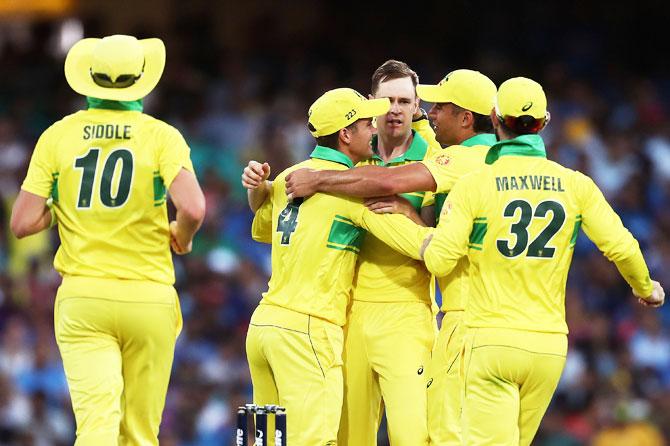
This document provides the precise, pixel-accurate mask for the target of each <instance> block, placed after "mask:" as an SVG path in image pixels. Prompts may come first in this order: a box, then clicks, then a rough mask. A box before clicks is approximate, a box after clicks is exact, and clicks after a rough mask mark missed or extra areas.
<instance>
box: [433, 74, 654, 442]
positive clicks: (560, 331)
mask: <svg viewBox="0 0 670 446" xmlns="http://www.w3.org/2000/svg"><path fill="white" fill-rule="evenodd" d="M491 119H492V120H493V125H494V127H495V131H496V134H497V136H498V137H499V140H500V141H499V142H498V143H497V144H495V145H494V146H493V147H492V148H491V150H490V152H489V155H488V156H487V160H486V162H487V163H489V164H491V165H490V166H486V167H484V168H483V169H482V170H480V171H478V172H476V173H473V174H471V175H468V176H466V177H464V178H463V179H462V180H461V181H460V182H458V183H457V184H456V185H455V186H454V188H453V189H452V191H451V193H450V194H449V197H448V199H447V201H446V203H445V206H444V209H443V210H442V217H441V219H440V224H439V226H438V228H437V231H436V234H435V236H434V238H433V239H432V241H430V243H429V244H428V247H427V249H426V250H425V253H424V257H425V261H426V265H427V267H428V268H429V269H430V271H432V272H433V273H434V274H435V275H437V276H439V277H441V276H445V275H447V274H449V273H450V272H451V271H452V270H453V269H454V268H455V267H456V266H457V265H458V262H459V259H460V258H461V257H463V256H465V255H467V257H468V259H469V261H470V291H469V296H468V299H467V300H466V311H465V325H466V327H467V329H466V334H465V343H464V347H463V350H462V354H461V356H460V358H459V360H458V362H459V366H460V368H461V376H462V379H463V392H464V401H463V416H462V426H463V432H462V435H463V437H462V441H463V444H465V445H491V446H493V445H522V446H526V445H529V444H531V441H532V440H533V437H534V436H535V433H536V431H537V429H538V426H539V424H540V421H541V419H542V416H543V415H544V412H545V411H546V409H547V406H548V405H549V402H550V400H551V397H552V394H553V392H554V390H555V388H556V385H557V383H558V380H559V378H560V375H561V372H562V370H563V365H564V364H565V356H566V352H567V332H568V328H567V326H566V322H565V282H566V279H567V274H568V269H569V267H570V261H571V258H572V253H573V249H574V245H575V240H576V239H577V235H578V233H579V229H580V227H581V228H583V229H584V232H585V233H586V235H587V236H588V237H589V238H590V239H591V240H592V241H593V242H595V244H596V245H597V246H598V247H599V248H600V249H601V250H602V251H603V253H604V254H605V256H607V258H608V259H610V260H611V261H613V262H614V263H615V264H616V266H617V268H618V269H619V271H620V272H621V274H622V276H623V277H624V278H625V279H626V281H627V282H628V283H629V284H630V286H631V288H632V289H633V294H634V295H635V296H637V297H638V298H639V301H640V303H642V304H644V305H648V306H660V305H662V304H663V302H664V296H665V294H664V291H663V289H662V288H661V286H660V284H659V283H658V282H655V281H652V280H651V279H650V278H649V271H648V270H647V266H646V264H645V262H644V259H643V257H642V253H641V252H640V248H639V246H638V243H637V241H636V240H635V239H634V238H633V236H632V235H631V234H630V233H629V232H628V231H627V230H626V229H625V228H624V226H623V225H622V223H621V220H620V219H619V217H618V216H617V215H616V213H615V212H614V211H613V210H612V208H611V207H610V206H609V204H608V203H607V201H606V200H605V198H604V197H603V195H602V193H601V192H600V190H599V189H598V188H597V186H596V185H595V184H594V183H593V181H592V180H591V179H590V178H589V177H587V176H585V175H583V174H582V173H579V172H576V171H573V170H570V169H567V168H565V167H562V166H561V165H559V164H557V163H555V162H553V161H549V160H547V159H546V152H545V147H544V143H543V141H542V138H541V137H540V136H539V135H538V132H540V131H541V130H542V128H543V127H544V126H545V125H546V123H547V121H548V120H549V114H548V112H547V100H546V97H545V94H544V91H543V90H542V87H541V86H540V85H539V84H538V83H536V82H534V81H532V80H530V79H526V78H513V79H510V80H508V81H506V82H504V83H503V84H502V85H501V86H500V88H499V90H498V94H497V103H496V107H495V109H494V110H493V111H492V113H491Z"/></svg>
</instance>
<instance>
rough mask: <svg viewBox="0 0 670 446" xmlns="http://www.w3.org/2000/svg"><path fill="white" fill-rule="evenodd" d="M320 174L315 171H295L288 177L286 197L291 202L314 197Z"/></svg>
mask: <svg viewBox="0 0 670 446" xmlns="http://www.w3.org/2000/svg"><path fill="white" fill-rule="evenodd" d="M318 180H319V173H318V172H317V171H316V170H313V169H306V168H305V169H298V170H294V171H293V172H291V173H290V174H288V175H287V176H286V195H287V196H288V199H289V201H291V200H293V199H295V198H301V197H302V198H305V197H309V196H310V195H314V194H315V193H316V192H318V190H317V186H318V184H319V183H318Z"/></svg>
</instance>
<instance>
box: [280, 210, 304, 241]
mask: <svg viewBox="0 0 670 446" xmlns="http://www.w3.org/2000/svg"><path fill="white" fill-rule="evenodd" d="M301 204H302V199H297V200H294V201H293V202H292V203H288V204H287V205H286V207H285V208H284V209H283V210H282V211H281V212H280V213H279V219H278V221H277V232H280V233H281V242H280V243H281V244H282V245H288V244H289V243H291V235H292V234H293V233H294V232H295V228H296V227H297V226H298V212H299V211H300V205H301Z"/></svg>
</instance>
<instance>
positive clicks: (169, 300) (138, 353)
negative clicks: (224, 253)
mask: <svg viewBox="0 0 670 446" xmlns="http://www.w3.org/2000/svg"><path fill="white" fill-rule="evenodd" d="M83 283H86V284H87V286H89V287H90V288H89V292H88V293H85V294H84V293H81V292H73V290H76V289H78V288H77V287H72V286H70V283H69V282H68V281H67V279H66V281H64V284H63V285H62V286H61V288H60V289H59V292H58V295H57V297H56V304H55V310H54V326H55V331H56V341H57V343H58V348H59V350H60V353H61V357H62V358H63V366H64V368H65V375H66V377H67V382H68V386H69V388H70V396H71V399H72V408H73V410H74V415H75V419H76V422H77V440H76V442H75V445H76V446H89V445H90V446H119V445H129V446H130V445H132V446H138V445H141V446H145V445H147V446H149V445H158V429H159V426H160V422H161V416H162V413H163V407H164V405H165V394H166V392H167V387H168V382H169V379H170V370H171V368H172V359H173V355H174V346H175V341H176V338H177V335H178V334H179V331H180V330H181V323H182V322H181V312H180V310H179V302H178V299H177V293H176V292H175V291H174V288H172V287H169V286H165V285H155V286H154V285H152V284H149V283H147V282H136V283H135V284H136V285H137V286H133V283H132V281H115V280H110V279H86V281H85V282H83ZM80 285H81V283H80ZM102 289H104V292H98V291H97V290H102ZM134 290H140V291H139V292H134ZM148 290H157V291H158V294H159V295H153V296H147V295H144V294H143V293H144V292H145V291H148ZM115 292H118V293H120V294H119V300H113V299H110V298H109V296H111V295H113V294H115ZM96 295H104V296H105V297H104V298H100V297H95V296H96Z"/></svg>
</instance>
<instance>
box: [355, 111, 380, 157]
mask: <svg viewBox="0 0 670 446" xmlns="http://www.w3.org/2000/svg"><path fill="white" fill-rule="evenodd" d="M349 132H350V138H351V140H350V143H349V151H350V154H351V159H352V160H353V161H354V162H358V161H361V160H364V159H368V158H370V157H371V156H372V144H371V143H372V135H373V134H374V133H375V128H374V127H373V125H372V118H364V119H359V120H358V121H356V123H355V124H354V125H353V126H351V129H350V130H349Z"/></svg>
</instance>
